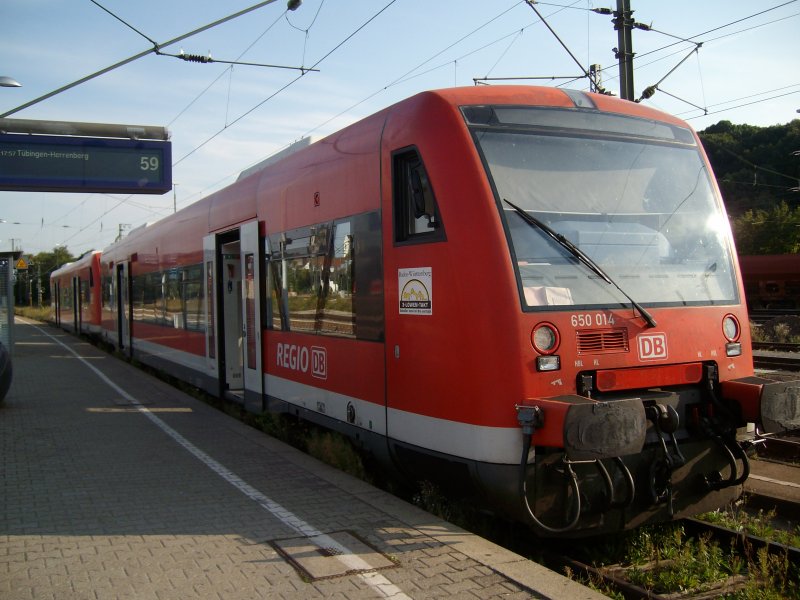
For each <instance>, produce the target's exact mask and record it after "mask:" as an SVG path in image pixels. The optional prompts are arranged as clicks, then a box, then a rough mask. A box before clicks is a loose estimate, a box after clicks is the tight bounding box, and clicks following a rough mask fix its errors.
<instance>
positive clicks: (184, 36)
mask: <svg viewBox="0 0 800 600" xmlns="http://www.w3.org/2000/svg"><path fill="white" fill-rule="evenodd" d="M273 2H275V0H263V2H259V3H258V4H254V5H253V6H250V7H248V8H245V9H242V10H240V11H238V12H236V13H233V14H231V15H228V16H227V17H223V18H221V19H217V20H216V21H213V22H211V23H208V24H206V25H203V26H202V27H198V28H197V29H193V30H192V31H189V32H187V33H184V34H181V35H179V36H177V37H174V38H172V39H171V40H167V41H166V42H163V43H161V44H155V45H154V47H152V48H148V49H147V50H143V51H142V52H139V53H137V54H134V55H133V56H129V57H128V58H125V59H123V60H121V61H119V62H116V63H114V64H113V65H109V66H108V67H105V68H104V69H100V70H99V71H96V72H94V73H91V74H89V75H86V76H85V77H81V78H80V79H78V80H76V81H73V82H72V83H68V84H67V85H64V86H61V87H60V88H58V89H56V90H53V91H51V92H48V93H46V94H44V95H42V96H39V97H38V98H34V99H33V100H30V101H28V102H26V103H25V104H21V105H20V106H17V107H16V108H12V109H11V110H8V111H6V112H4V113H3V114H1V115H0V118H4V117H8V116H9V115H13V114H15V113H18V112H19V111H21V110H24V109H26V108H28V107H31V106H33V105H34V104H38V103H39V102H42V101H44V100H47V99H49V98H52V97H53V96H56V95H58V94H60V93H61V92H65V91H67V90H70V89H72V88H74V87H76V86H79V85H81V84H83V83H86V82H87V81H91V80H92V79H95V78H96V77H100V76H101V75H105V74H106V73H109V72H111V71H113V70H115V69H118V68H119V67H122V66H124V65H127V64H129V63H132V62H133V61H135V60H139V59H140V58H142V57H144V56H147V55H148V54H153V53H155V52H156V51H157V50H158V49H159V48H166V47H167V46H172V45H173V44H177V43H178V42H181V41H183V40H185V39H187V38H190V37H192V36H194V35H197V34H198V33H201V32H203V31H206V30H208V29H212V28H213V27H217V26H219V25H221V24H223V23H227V22H228V21H231V20H233V19H236V18H238V17H241V16H242V15H246V14H248V13H250V12H253V11H254V10H258V9H259V8H262V7H264V6H267V5H268V4H272V3H273Z"/></svg>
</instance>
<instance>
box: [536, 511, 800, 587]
mask: <svg viewBox="0 0 800 600" xmlns="http://www.w3.org/2000/svg"><path fill="white" fill-rule="evenodd" d="M680 526H681V528H682V532H683V535H684V537H685V538H686V539H684V544H685V543H687V541H688V539H691V540H696V541H698V544H699V545H700V546H701V547H704V548H709V547H710V546H709V544H711V543H713V544H716V545H718V546H719V548H721V549H722V552H723V553H727V554H730V555H731V556H738V557H740V560H739V561H738V567H734V568H731V570H730V571H731V572H730V574H729V575H728V576H723V577H721V578H719V579H718V580H716V581H711V582H705V583H702V584H699V585H696V586H695V587H688V589H687V586H680V587H683V589H682V590H680V591H677V592H675V591H662V592H658V591H655V590H656V589H657V588H653V587H650V589H648V588H647V587H643V586H642V585H637V584H636V583H633V582H632V581H631V579H632V577H631V575H632V574H634V575H635V574H636V573H637V572H638V573H639V574H641V573H644V572H648V571H651V572H654V571H656V570H659V569H662V570H669V569H671V568H673V567H674V566H675V563H676V562H677V561H676V560H674V559H670V558H668V557H666V558H663V559H662V560H659V561H654V562H651V563H647V564H640V565H636V566H626V565H621V564H612V565H604V566H593V565H590V564H588V563H587V562H584V561H582V560H579V559H575V558H571V557H569V556H558V557H552V560H553V562H554V563H558V564H559V566H560V567H561V568H564V567H566V568H568V569H569V570H570V571H571V572H572V573H573V574H575V575H577V576H578V577H580V578H582V579H584V580H588V581H591V582H592V583H593V584H594V585H595V586H596V587H598V588H600V589H605V590H608V591H613V592H614V593H616V594H619V595H621V596H622V597H624V598H625V599H626V600H638V599H640V598H648V599H650V600H679V599H684V598H685V599H689V598H691V599H694V600H700V599H711V598H719V597H720V596H722V595H726V594H733V593H735V592H737V591H741V590H744V589H745V587H746V586H747V584H748V581H749V580H750V579H751V578H752V577H754V576H757V575H755V574H753V573H750V572H748V568H749V567H751V565H752V566H753V567H752V568H756V567H755V565H756V564H758V563H759V561H760V562H761V563H762V564H763V562H764V561H765V560H773V561H777V562H776V564H777V563H780V564H786V565H794V567H790V569H794V570H793V571H792V572H791V573H789V576H790V577H793V578H794V581H795V582H796V581H797V577H798V572H797V565H800V549H798V548H795V547H792V546H787V545H784V544H780V543H777V542H772V541H769V540H766V539H764V538H761V537H758V536H753V535H749V534H746V533H743V532H741V531H734V530H732V529H727V528H724V527H720V526H718V525H714V524H711V523H707V522H705V521H700V520H698V519H684V520H683V521H681V525H680ZM764 553H766V556H768V557H770V558H769V559H765V558H764V556H765V555H764ZM732 562H736V561H732ZM633 579H635V577H633ZM795 585H796V583H795Z"/></svg>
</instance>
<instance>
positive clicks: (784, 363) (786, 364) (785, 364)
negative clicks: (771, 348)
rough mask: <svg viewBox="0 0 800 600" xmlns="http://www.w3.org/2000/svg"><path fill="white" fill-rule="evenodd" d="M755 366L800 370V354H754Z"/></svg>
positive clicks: (758, 367)
mask: <svg viewBox="0 0 800 600" xmlns="http://www.w3.org/2000/svg"><path fill="white" fill-rule="evenodd" d="M753 366H754V367H755V368H756V369H775V370H778V371H800V355H798V356H797V357H793V356H785V355H783V356H782V355H771V354H754V355H753Z"/></svg>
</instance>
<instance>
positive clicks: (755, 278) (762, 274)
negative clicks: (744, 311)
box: [739, 254, 800, 310]
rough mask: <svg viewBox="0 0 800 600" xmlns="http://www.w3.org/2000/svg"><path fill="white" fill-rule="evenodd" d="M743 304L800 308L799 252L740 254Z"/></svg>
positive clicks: (757, 307)
mask: <svg viewBox="0 0 800 600" xmlns="http://www.w3.org/2000/svg"><path fill="white" fill-rule="evenodd" d="M739 265H740V266H741V269H742V279H743V280H744V291H745V294H746V296H747V306H748V307H749V308H750V309H751V310H758V309H782V308H788V309H800V254H764V255H755V256H740V257H739Z"/></svg>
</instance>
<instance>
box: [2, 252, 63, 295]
mask: <svg viewBox="0 0 800 600" xmlns="http://www.w3.org/2000/svg"><path fill="white" fill-rule="evenodd" d="M74 260H75V257H74V256H73V255H72V254H71V253H70V251H69V250H67V247H66V246H56V247H55V248H53V251H52V252H39V254H36V255H34V256H33V257H31V262H30V264H29V265H28V271H27V273H26V274H23V275H22V276H20V277H18V278H17V288H18V290H17V295H16V298H18V299H20V298H23V297H24V298H27V299H28V301H29V302H31V301H33V302H35V301H36V293H37V291H38V290H39V289H41V291H42V303H43V304H49V303H50V274H51V273H52V272H53V271H55V270H56V269H58V268H59V267H61V266H63V265H65V264H67V263H68V262H72V261H74ZM37 285H38V286H41V287H37ZM29 293H30V294H31V296H28V294H29Z"/></svg>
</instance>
